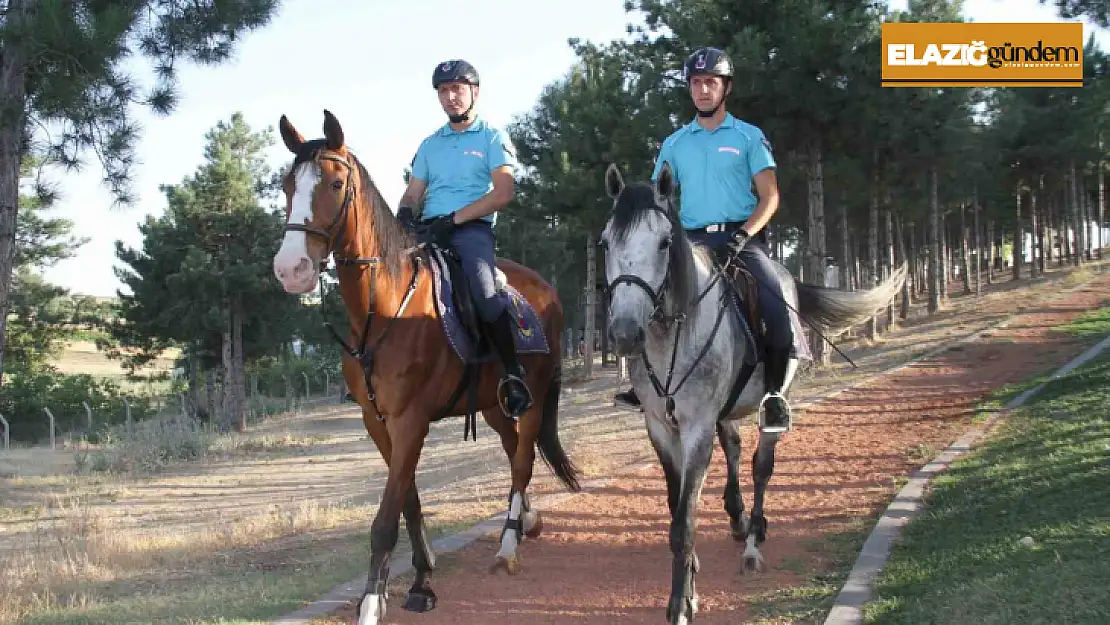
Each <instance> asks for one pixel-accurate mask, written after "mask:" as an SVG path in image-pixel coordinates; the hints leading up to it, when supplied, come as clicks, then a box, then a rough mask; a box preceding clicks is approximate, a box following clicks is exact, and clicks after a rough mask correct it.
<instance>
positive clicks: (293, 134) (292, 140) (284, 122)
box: [278, 115, 304, 154]
mask: <svg viewBox="0 0 1110 625" xmlns="http://www.w3.org/2000/svg"><path fill="white" fill-rule="evenodd" d="M278 128H279V129H280V130H281V140H282V141H283V142H284V143H285V147H286V148H288V149H289V151H290V152H292V153H294V154H296V153H298V152H300V150H301V145H303V144H304V137H302V136H301V133H299V132H297V129H296V128H294V127H293V122H291V121H289V118H288V117H286V116H285V115H282V116H281V121H280V122H278Z"/></svg>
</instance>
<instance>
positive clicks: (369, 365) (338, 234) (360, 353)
mask: <svg viewBox="0 0 1110 625" xmlns="http://www.w3.org/2000/svg"><path fill="white" fill-rule="evenodd" d="M321 160H329V161H334V162H336V163H340V164H342V165H343V166H344V167H346V168H347V183H346V184H347V191H346V193H344V195H343V204H342V205H340V207H339V213H338V214H337V215H336V216H335V219H333V220H332V222H331V223H330V224H328V227H327V228H319V227H317V226H314V225H312V224H310V223H305V224H292V223H288V222H286V224H285V231H286V232H290V231H292V232H303V233H305V234H310V235H313V236H316V237H320V238H321V239H323V240H324V242H325V243H326V244H327V250H326V251H325V253H324V257H323V259H321V260H320V261H319V263H318V265H317V269H318V270H319V276H320V306H319V308H320V316H321V317H322V318H323V320H324V326H325V327H326V328H327V329H328V331H329V332H330V333H331V335H332V338H334V339H335V341H336V342H337V343H339V345H340V346H341V347H342V348H343V350H344V351H346V352H347V354H349V355H350V356H351V358H354V359H355V361H356V362H358V363H359V364H361V365H362V371H363V374H364V377H365V378H366V390H367V393H368V394H369V397H370V404H371V405H372V406H373V407H374V412H375V414H376V418H377V420H378V421H382V420H384V419H385V415H383V414H382V411H381V409H380V408H379V407H378V400H377V394H376V393H375V392H374V385H373V383H372V382H371V380H370V375H371V373H372V371H373V368H374V352H375V351H376V350H377V349H378V347H380V346H381V344H382V342H384V341H385V338H386V337H387V336H389V332H390V330H392V329H393V326H394V324H395V322H396V321H397V319H398V318H399V317H400V316H401V315H402V314H403V313H404V312H405V309H406V308H408V305H409V302H410V301H411V300H412V296H413V294H414V293H416V280H417V278H418V277H419V276H420V260H421V257H420V256H419V255H414V256H413V263H414V267H413V271H412V278H411V279H410V281H409V286H408V290H407V291H406V292H405V297H404V299H402V300H401V305H400V306H399V307H398V308H397V312H396V313H395V314H394V315H393V317H391V318H390V319H389V322H388V324H387V325H386V327H385V329H384V330H382V333H381V334H380V335H378V338H377V339H376V340H375V341H374V343H373V344H372V345H370V346H369V347H368V346H367V345H366V343H367V340H368V339H369V335H370V324H371V323H372V322H373V321H374V294H375V293H376V289H375V288H374V283H375V281H376V279H377V268H378V265H380V264H381V263H383V262H384V259H383V258H382V257H381V256H356V257H354V258H346V257H342V256H339V255H338V254H337V252H336V250H337V249H338V244H339V242H340V240H341V239H342V236H343V225H344V224H345V223H346V221H347V214H348V213H349V212H350V210H351V205H352V204H354V199H355V169H356V168H355V166H354V165H353V164H352V163H351V161H349V160H347V159H345V158H343V157H341V156H339V155H336V154H325V153H323V151H322V150H321V149H317V150H316V152H315V155H314V156H313V157H312V163H313V164H314V165H315V166H316V167H320V161H321ZM306 162H307V161H306ZM355 217H356V219H357V217H358V213H355ZM357 229H358V224H357V223H356V224H355V230H356V231H357ZM411 251H413V250H410V252H411ZM328 257H333V258H335V264H336V267H337V268H338V266H339V265H345V266H352V265H353V266H360V267H369V268H370V293H369V297H370V302H369V305H368V307H367V314H366V323H365V324H363V327H362V333H361V334H360V339H359V342H358V349H355V347H354V346H352V345H350V344H349V343H347V341H345V340H344V339H343V338H342V337H341V336H339V333H338V332H336V331H335V328H334V327H332V325H331V322H330V321H328V318H327V315H326V313H325V312H324V298H325V296H326V291H325V290H324V272H325V271H326V270H327V267H328Z"/></svg>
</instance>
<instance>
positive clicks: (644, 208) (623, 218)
mask: <svg viewBox="0 0 1110 625" xmlns="http://www.w3.org/2000/svg"><path fill="white" fill-rule="evenodd" d="M657 202H658V199H657V196H656V193H655V189H654V188H653V187H652V186H651V185H650V184H648V183H646V182H633V183H629V184H628V185H627V186H625V187H624V189H622V190H621V192H620V195H619V196H617V200H616V203H615V205H614V206H613V217H612V222H611V223H610V228H611V232H612V234H613V236H614V237H615V238H617V239H623V238H625V237H626V236H627V235H628V233H629V231H631V229H632V228H633V227H635V226H637V225H638V224H639V223H640V222H642V221H643V220H644V217H645V216H646V215H648V214H650V213H658V212H660V211H661V212H662V213H664V214H666V216H667V221H668V222H670V224H671V249H670V253H669V254H668V258H669V264H670V266H669V273H670V281H671V283H670V293H669V296H668V297H669V298H670V299H671V305H672V306H673V307H674V309H673V310H672V311H671V312H672V314H676V315H678V314H687V313H689V312H690V306H691V305H692V302H693V298H694V297H695V294H696V291H697V288H698V272H697V264H696V263H695V262H694V254H695V246H694V244H693V242H691V241H690V238H689V237H687V236H686V231H685V230H683V229H682V224H681V223H680V222H679V220H678V211H676V210H675V207H674V205H673V203H672V202H671V201H670V200H666V203H665V205H663V206H659V204H658V203H657ZM707 258H708V257H707Z"/></svg>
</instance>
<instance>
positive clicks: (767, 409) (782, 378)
mask: <svg viewBox="0 0 1110 625" xmlns="http://www.w3.org/2000/svg"><path fill="white" fill-rule="evenodd" d="M790 351H791V350H790V348H789V347H788V348H786V349H768V350H767V362H766V370H765V372H764V384H765V392H766V393H767V395H766V396H765V397H764V398H763V410H764V421H763V430H764V431H766V432H785V431H787V430H789V429H790V404H789V403H787V401H786V397H785V395H786V389H787V386H788V385H789V384H790V381H791V379H792V378H793V377H794V371H795V370H796V369H797V366H798V360H797V359H796V358H792V357H791V355H790Z"/></svg>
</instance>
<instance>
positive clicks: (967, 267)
mask: <svg viewBox="0 0 1110 625" xmlns="http://www.w3.org/2000/svg"><path fill="white" fill-rule="evenodd" d="M960 256H961V258H960V262H961V263H962V264H961V265H960V267H961V269H960V271H961V272H963V274H964V294H965V295H971V251H970V248H969V247H968V241H967V205H966V204H965V203H963V202H960Z"/></svg>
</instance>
